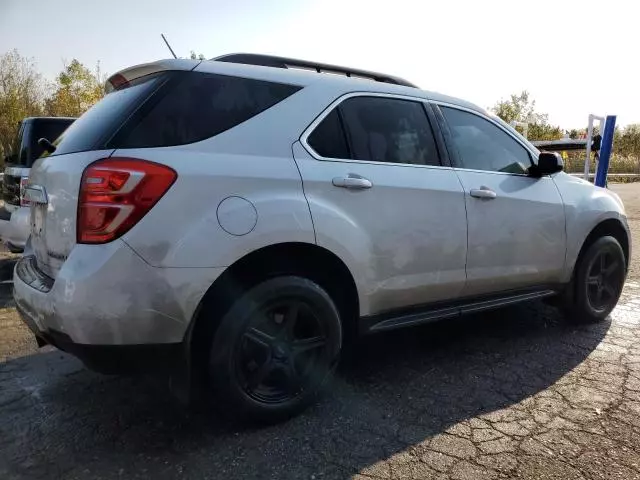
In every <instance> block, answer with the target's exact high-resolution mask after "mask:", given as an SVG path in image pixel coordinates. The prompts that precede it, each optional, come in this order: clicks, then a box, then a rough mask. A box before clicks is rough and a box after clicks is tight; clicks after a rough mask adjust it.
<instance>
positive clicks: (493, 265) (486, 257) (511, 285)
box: [435, 105, 566, 295]
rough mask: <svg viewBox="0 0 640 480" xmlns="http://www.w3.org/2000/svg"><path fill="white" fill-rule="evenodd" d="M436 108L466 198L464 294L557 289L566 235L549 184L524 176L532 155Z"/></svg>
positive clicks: (457, 112) (464, 114)
mask: <svg viewBox="0 0 640 480" xmlns="http://www.w3.org/2000/svg"><path fill="white" fill-rule="evenodd" d="M435 108H438V107H435ZM439 108H440V111H441V112H442V115H443V116H444V120H445V121H446V127H448V131H447V132H446V133H447V135H445V136H446V138H447V139H448V141H449V149H450V152H452V157H453V161H454V162H455V165H456V172H457V174H458V176H459V177H460V181H461V182H462V185H463V187H464V191H465V203H466V209H467V218H468V252H467V284H466V287H465V290H464V294H465V295H478V294H485V293H494V292H499V291H506V290H513V289H518V288H522V287H537V286H547V285H550V284H555V283H558V282H559V281H560V279H561V276H562V271H563V266H564V258H565V251H566V234H565V217H564V207H563V203H562V198H561V197H560V194H559V192H558V189H557V187H556V185H555V183H554V182H553V179H552V178H551V177H549V176H545V177H542V178H534V177H531V176H529V175H528V174H527V169H528V167H529V166H530V165H531V163H532V156H531V151H529V149H527V148H526V147H525V145H524V144H523V143H521V142H520V141H519V140H518V139H516V138H515V137H514V136H513V135H512V134H511V133H509V132H508V131H507V130H506V129H504V128H503V127H502V126H501V125H499V123H497V122H495V121H494V120H493V119H491V118H489V117H486V116H484V115H481V114H480V113H478V112H474V111H470V110H466V109H462V108H458V107H455V106H451V105H449V106H445V105H441V106H440V107H439ZM441 118H442V117H441Z"/></svg>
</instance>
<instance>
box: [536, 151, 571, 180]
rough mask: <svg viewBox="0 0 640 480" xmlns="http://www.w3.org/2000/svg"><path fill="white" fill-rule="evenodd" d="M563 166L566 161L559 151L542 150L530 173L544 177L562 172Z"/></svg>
mask: <svg viewBox="0 0 640 480" xmlns="http://www.w3.org/2000/svg"><path fill="white" fill-rule="evenodd" d="M563 168H564V162H563V161H562V156H561V155H560V154H559V153H558V152H540V155H539V156H538V163H537V165H532V166H531V167H530V168H529V174H530V175H531V176H534V177H542V176H543V175H551V174H552V173H557V172H561V171H562V169H563Z"/></svg>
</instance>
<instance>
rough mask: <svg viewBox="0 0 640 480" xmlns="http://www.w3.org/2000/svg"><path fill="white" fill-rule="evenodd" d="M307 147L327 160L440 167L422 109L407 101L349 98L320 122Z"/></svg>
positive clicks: (429, 128)
mask: <svg viewBox="0 0 640 480" xmlns="http://www.w3.org/2000/svg"><path fill="white" fill-rule="evenodd" d="M341 120H342V121H341ZM343 126H344V129H343ZM345 139H346V142H345ZM309 145H310V146H311V147H312V148H313V149H314V150H315V151H316V152H317V153H319V154H320V155H322V156H323V157H327V158H348V159H352V160H365V161H366V160H368V161H376V162H388V163H402V164H415V165H440V158H439V156H438V150H437V148H436V142H435V139H434V136H433V131H432V130H431V125H430V123H429V119H428V117H427V114H426V112H425V110H424V106H423V105H422V104H421V103H420V102H413V101H410V100H401V99H395V98H385V97H365V96H362V97H351V98H348V99H347V100H345V101H344V102H342V103H341V104H340V105H339V106H338V107H337V108H336V109H335V110H334V111H332V112H331V113H330V114H329V115H327V117H325V118H324V120H323V121H322V122H320V124H319V125H318V127H316V129H315V130H314V131H313V132H312V133H311V135H310V136H309Z"/></svg>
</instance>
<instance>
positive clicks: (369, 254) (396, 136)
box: [294, 94, 467, 315]
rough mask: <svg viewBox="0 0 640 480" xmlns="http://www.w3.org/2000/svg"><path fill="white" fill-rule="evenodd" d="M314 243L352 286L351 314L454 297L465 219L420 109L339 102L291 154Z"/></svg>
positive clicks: (367, 97) (456, 185)
mask: <svg viewBox="0 0 640 480" xmlns="http://www.w3.org/2000/svg"><path fill="white" fill-rule="evenodd" d="M294 156H295V159H296V162H297V164H298V167H299V168H300V172H301V175H302V179H303V185H304V191H305V195H306V197H307V200H308V202H309V206H310V209H311V215H312V218H313V222H314V226H315V232H316V237H317V243H318V244H319V245H321V246H323V247H326V248H327V249H329V250H331V251H333V252H336V253H338V254H339V255H341V257H342V258H343V259H345V261H346V262H347V263H348V264H349V267H350V268H351V270H352V271H353V272H355V274H356V276H357V277H358V281H359V282H360V283H361V285H360V290H361V292H362V295H363V297H364V298H361V313H362V314H363V315H367V314H375V313H379V312H382V311H385V310H392V309H396V308H398V307H407V306H411V305H418V304H424V303H429V302H434V301H437V300H444V299H449V298H454V297H456V296H457V295H459V294H460V292H461V291H462V289H463V287H464V282H465V271H464V263H465V258H466V242H467V240H466V228H467V227H466V218H465V206H464V194H463V191H462V188H461V186H460V181H459V180H458V178H457V176H456V174H455V172H454V171H453V170H452V169H451V168H449V167H447V166H443V165H442V163H441V161H440V154H439V150H438V147H437V144H436V140H435V137H434V131H433V129H432V128H431V124H430V121H429V118H428V114H427V111H426V107H425V105H424V104H423V103H422V102H421V101H420V100H416V99H412V98H404V97H398V96H389V95H383V94H380V95H375V94H356V95H348V96H346V97H344V98H342V99H341V100H339V101H337V102H336V103H334V104H333V105H332V106H331V107H329V108H328V109H327V110H326V111H325V112H324V113H323V114H322V115H321V116H320V117H319V118H318V119H317V120H316V121H315V122H314V124H312V125H311V127H309V129H308V130H307V131H306V132H305V134H304V135H303V136H302V139H301V142H300V143H296V144H295V145H294Z"/></svg>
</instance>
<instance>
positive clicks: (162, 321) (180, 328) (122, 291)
mask: <svg viewBox="0 0 640 480" xmlns="http://www.w3.org/2000/svg"><path fill="white" fill-rule="evenodd" d="M218 274H219V269H208V268H193V269H162V268H155V267H152V266H150V265H149V264H147V263H146V262H144V261H143V260H142V259H141V258H140V257H139V256H138V255H136V254H135V252H133V250H131V248H129V246H128V245H127V244H126V243H124V242H123V241H121V240H115V241H113V242H111V243H108V244H105V245H76V246H75V247H74V248H73V250H72V251H71V253H70V254H69V257H68V258H67V260H66V261H65V262H64V264H63V265H62V268H61V269H60V270H59V271H58V272H57V274H56V278H55V280H54V279H52V278H50V277H48V276H47V275H45V274H44V273H43V272H42V271H41V270H40V269H39V268H38V266H37V262H36V260H35V257H34V256H33V255H32V252H31V249H30V245H29V243H27V248H26V250H25V254H24V256H23V257H22V258H21V259H20V260H19V261H18V262H17V263H16V266H15V270H14V275H13V283H14V292H13V295H14V300H15V302H16V307H17V308H18V310H19V312H20V314H21V316H22V317H23V318H24V319H25V322H27V324H29V326H30V327H31V329H32V330H33V331H34V332H35V333H36V335H39V336H40V337H41V338H43V339H45V340H46V341H47V342H48V343H53V344H54V345H56V346H58V345H60V346H61V348H62V349H66V350H68V351H70V353H74V352H73V351H72V350H75V349H82V348H83V347H82V346H96V347H99V348H97V350H105V351H106V350H107V349H106V347H122V346H126V347H129V346H131V347H138V346H141V345H144V346H146V345H165V344H174V345H175V344H180V343H181V342H182V341H183V339H184V337H185V333H186V331H187V328H188V326H189V323H190V322H191V319H192V317H193V313H194V312H195V310H196V308H197V306H198V304H199V302H200V300H201V298H202V296H204V294H205V292H206V291H207V289H208V288H209V286H210V285H211V283H212V282H213V281H214V280H215V278H217V275H218ZM58 334H61V335H62V336H60V335H58ZM67 339H68V341H67ZM68 344H72V345H74V346H72V347H69V346H68ZM103 347H105V348H103Z"/></svg>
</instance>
